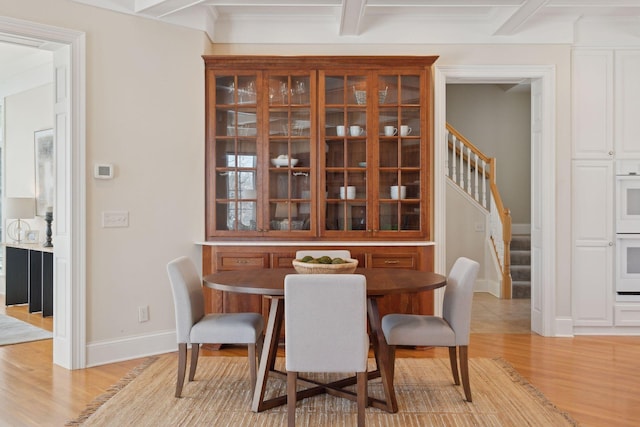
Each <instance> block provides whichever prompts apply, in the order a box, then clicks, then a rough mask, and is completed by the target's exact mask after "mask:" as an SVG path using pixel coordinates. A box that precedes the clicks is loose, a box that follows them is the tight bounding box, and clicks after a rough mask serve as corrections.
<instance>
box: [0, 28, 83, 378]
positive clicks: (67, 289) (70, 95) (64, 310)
mask: <svg viewBox="0 0 640 427" xmlns="http://www.w3.org/2000/svg"><path fill="white" fill-rule="evenodd" d="M0 32H2V33H6V34H11V35H15V36H19V37H24V38H27V39H32V40H41V41H46V42H50V44H49V45H48V46H47V49H49V50H53V51H54V57H55V56H56V52H57V53H58V56H59V57H60V58H59V59H62V60H65V59H66V61H63V62H66V64H67V66H68V68H67V67H66V66H65V67H58V68H56V69H55V70H52V72H55V74H54V86H55V87H56V88H57V94H60V93H62V92H61V90H63V91H64V93H65V94H66V95H65V96H66V99H65V100H60V99H59V100H58V101H62V102H60V103H59V104H60V105H58V107H57V108H59V109H58V111H57V112H56V114H57V116H58V117H61V113H62V115H64V120H60V119H58V120H56V121H55V131H54V132H55V135H56V145H55V158H56V166H57V167H58V168H59V167H60V165H64V166H65V170H56V178H57V179H56V190H55V191H56V196H55V204H54V236H53V242H54V306H53V310H54V313H55V315H54V322H53V363H55V364H57V365H60V366H62V367H64V368H67V369H81V368H84V367H85V366H86V302H85V301H86V257H85V254H86V186H85V179H86V174H85V162H86V159H85V144H86V141H85V33H83V32H80V31H75V30H69V29H65V28H59V27H53V26H49V25H43V24H38V23H34V22H29V21H23V20H19V19H14V18H8V17H3V16H0ZM56 46H57V48H56ZM58 48H59V49H58ZM63 68H64V69H63ZM60 108H62V111H61V110H60ZM61 178H62V179H61Z"/></svg>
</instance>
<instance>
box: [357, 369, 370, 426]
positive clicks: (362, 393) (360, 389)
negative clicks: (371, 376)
mask: <svg viewBox="0 0 640 427" xmlns="http://www.w3.org/2000/svg"><path fill="white" fill-rule="evenodd" d="M356 377H357V396H358V427H364V424H365V423H364V421H365V409H366V407H367V404H368V401H369V396H368V393H367V377H368V374H367V371H364V372H358V373H357V374H356Z"/></svg>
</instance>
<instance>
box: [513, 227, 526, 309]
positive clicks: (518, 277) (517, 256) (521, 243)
mask: <svg viewBox="0 0 640 427" xmlns="http://www.w3.org/2000/svg"><path fill="white" fill-rule="evenodd" d="M511 279H512V282H511V283H512V297H513V298H531V236H530V235H528V234H514V235H513V236H512V237H511Z"/></svg>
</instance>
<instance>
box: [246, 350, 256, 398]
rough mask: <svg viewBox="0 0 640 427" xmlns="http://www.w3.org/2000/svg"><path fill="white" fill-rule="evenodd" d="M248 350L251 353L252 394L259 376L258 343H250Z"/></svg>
mask: <svg viewBox="0 0 640 427" xmlns="http://www.w3.org/2000/svg"><path fill="white" fill-rule="evenodd" d="M247 350H248V351H247V352H248V353H249V373H250V377H251V394H253V391H254V389H255V388H256V379H257V378H258V375H257V373H256V372H257V371H256V345H255V344H248V345H247Z"/></svg>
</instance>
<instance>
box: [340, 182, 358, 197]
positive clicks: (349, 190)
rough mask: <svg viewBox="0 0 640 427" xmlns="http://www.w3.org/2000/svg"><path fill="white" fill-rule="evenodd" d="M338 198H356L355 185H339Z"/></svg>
mask: <svg viewBox="0 0 640 427" xmlns="http://www.w3.org/2000/svg"><path fill="white" fill-rule="evenodd" d="M340 198H341V199H355V198H356V187H355V185H349V186H347V187H340Z"/></svg>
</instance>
